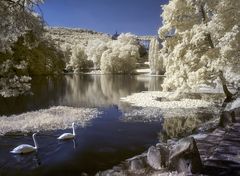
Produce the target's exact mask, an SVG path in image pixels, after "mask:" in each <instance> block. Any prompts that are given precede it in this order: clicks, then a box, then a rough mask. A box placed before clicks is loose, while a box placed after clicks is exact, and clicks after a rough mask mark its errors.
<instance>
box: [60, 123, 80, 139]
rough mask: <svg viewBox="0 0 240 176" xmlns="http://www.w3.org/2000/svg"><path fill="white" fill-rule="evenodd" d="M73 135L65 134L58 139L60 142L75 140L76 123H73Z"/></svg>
mask: <svg viewBox="0 0 240 176" xmlns="http://www.w3.org/2000/svg"><path fill="white" fill-rule="evenodd" d="M72 129H73V132H72V133H63V134H62V135H61V136H59V137H58V138H57V139H59V140H67V139H73V138H75V135H76V134H75V128H74V123H72Z"/></svg>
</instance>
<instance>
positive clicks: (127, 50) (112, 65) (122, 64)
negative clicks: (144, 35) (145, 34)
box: [100, 33, 140, 73]
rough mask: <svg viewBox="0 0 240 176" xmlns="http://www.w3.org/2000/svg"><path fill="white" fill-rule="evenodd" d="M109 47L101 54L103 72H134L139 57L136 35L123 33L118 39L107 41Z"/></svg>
mask: <svg viewBox="0 0 240 176" xmlns="http://www.w3.org/2000/svg"><path fill="white" fill-rule="evenodd" d="M107 47H108V49H107V50H106V51H104V52H103V54H102V56H101V64H100V68H101V71H102V72H103V73H132V72H134V71H135V68H136V62H137V60H138V59H139V57H140V55H139V44H138V40H137V38H136V36H134V35H132V34H130V33H126V34H121V35H120V36H119V37H118V40H113V41H110V42H108V43H107Z"/></svg>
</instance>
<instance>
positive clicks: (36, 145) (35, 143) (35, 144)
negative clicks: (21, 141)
mask: <svg viewBox="0 0 240 176" xmlns="http://www.w3.org/2000/svg"><path fill="white" fill-rule="evenodd" d="M33 142H34V148H35V149H38V144H37V141H36V138H35V136H33Z"/></svg>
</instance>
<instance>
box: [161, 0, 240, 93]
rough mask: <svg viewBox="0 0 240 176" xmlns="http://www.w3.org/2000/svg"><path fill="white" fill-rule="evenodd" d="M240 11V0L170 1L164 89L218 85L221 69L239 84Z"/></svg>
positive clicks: (166, 7) (165, 22)
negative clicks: (216, 82) (217, 79)
mask: <svg viewBox="0 0 240 176" xmlns="http://www.w3.org/2000/svg"><path fill="white" fill-rule="evenodd" d="M239 9H240V1H238V0H198V1H196V0H170V2H169V4H168V5H164V6H163V10H164V11H163V14H162V18H163V27H161V28H160V30H159V36H160V37H161V38H162V39H164V40H165V41H164V43H163V49H162V52H161V53H162V54H163V56H164V57H165V58H166V60H167V63H166V79H165V80H164V84H163V88H164V90H178V91H179V92H184V91H192V90H194V89H195V88H197V87H198V86H199V85H201V84H204V85H206V84H207V85H214V81H215V80H216V78H217V76H218V72H219V71H220V70H222V71H223V72H224V74H225V75H232V76H233V75H235V77H232V78H231V80H230V79H229V80H230V81H232V82H235V83H236V82H238V81H239V77H236V75H239V69H238V68H239V65H240V62H239V56H240V47H239V43H240V37H239V35H240V33H239V27H240V11H239Z"/></svg>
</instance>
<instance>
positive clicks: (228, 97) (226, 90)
mask: <svg viewBox="0 0 240 176" xmlns="http://www.w3.org/2000/svg"><path fill="white" fill-rule="evenodd" d="M219 77H220V79H221V82H222V87H223V91H224V94H225V95H226V100H225V101H229V100H232V96H233V94H232V93H231V92H230V91H229V90H228V88H227V83H226V79H225V78H224V76H223V72H222V71H219Z"/></svg>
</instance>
